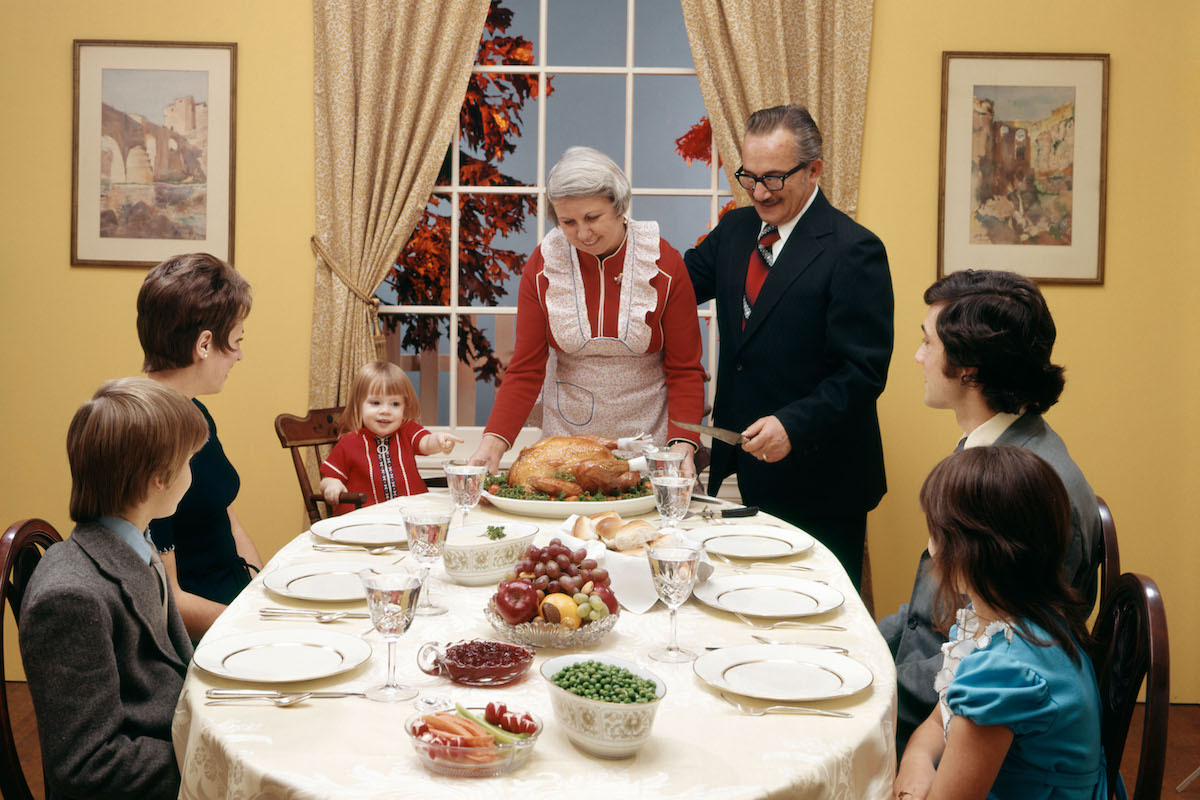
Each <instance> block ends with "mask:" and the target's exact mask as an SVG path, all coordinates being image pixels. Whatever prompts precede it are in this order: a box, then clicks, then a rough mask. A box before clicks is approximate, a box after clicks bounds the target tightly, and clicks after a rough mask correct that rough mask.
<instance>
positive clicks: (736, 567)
mask: <svg viewBox="0 0 1200 800" xmlns="http://www.w3.org/2000/svg"><path fill="white" fill-rule="evenodd" d="M709 555H710V556H715V557H716V558H717V559H719V560H721V561H724V562H725V563H726V564H728V565H729V566H731V567H733V571H734V572H739V573H746V572H749V571H750V568H751V567H771V568H773V569H794V570H798V571H800V572H812V571H813V568H812V567H806V566H804V565H803V564H772V563H771V562H770V561H751V562H750V563H749V564H739V563H737V562H736V561H733V560H732V559H729V558H726V557H725V556H723V555H721V554H720V553H711V552H710V553H709Z"/></svg>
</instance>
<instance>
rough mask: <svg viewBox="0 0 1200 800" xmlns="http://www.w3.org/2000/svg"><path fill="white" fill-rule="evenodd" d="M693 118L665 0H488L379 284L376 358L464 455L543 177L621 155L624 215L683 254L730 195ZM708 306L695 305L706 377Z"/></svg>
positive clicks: (541, 206)
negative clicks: (435, 173)
mask: <svg viewBox="0 0 1200 800" xmlns="http://www.w3.org/2000/svg"><path fill="white" fill-rule="evenodd" d="M704 115H705V110H704V103H703V101H702V99H701V96H700V88H699V85H698V83H697V81H696V72H695V69H694V67H693V64H692V56H691V50H690V48H689V46H688V40H687V33H686V30H685V28H684V22H683V15H682V11H681V9H680V6H679V4H678V3H675V2H661V1H660V0H624V2H620V0H606V2H599V3H597V2H594V0H493V2H492V5H491V9H490V10H489V13H488V19H487V24H486V25H485V29H484V33H483V37H482V39H481V42H480V50H479V57H478V59H477V62H476V66H475V68H474V70H473V73H472V76H471V82H470V86H469V88H468V92H467V97H466V99H465V101H464V104H463V108H462V111H461V113H460V117H459V130H458V134H457V136H456V139H455V141H454V142H453V143H452V144H451V146H450V148H449V152H448V153H447V156H446V160H445V163H444V164H443V167H442V172H441V174H440V176H439V178H438V181H437V185H436V186H435V189H434V192H433V195H432V196H431V197H430V199H429V204H428V206H427V208H426V212H425V214H424V217H423V218H422V220H421V222H420V223H419V224H418V227H417V229H416V231H415V232H414V233H413V236H412V238H411V239H410V241H409V242H408V244H407V245H406V247H405V249H404V251H403V253H402V254H401V257H400V258H399V259H398V261H397V265H396V268H395V269H393V270H392V272H391V273H390V274H389V275H388V277H387V279H386V280H385V281H384V283H383V285H382V286H380V288H379V291H378V296H379V298H380V299H381V301H382V302H383V306H382V307H381V309H380V311H381V318H382V319H383V320H385V321H386V322H387V325H388V328H389V329H390V332H389V334H388V356H389V358H390V359H391V360H393V361H395V362H396V363H398V364H400V366H402V367H403V368H404V369H405V370H406V371H407V373H408V375H409V378H410V379H411V380H412V382H413V385H414V386H415V387H416V388H417V392H418V395H419V396H420V399H421V407H422V421H423V423H424V424H425V425H427V426H438V427H443V428H449V429H451V430H454V431H455V432H457V433H458V435H460V436H462V437H463V438H464V439H466V444H465V445H463V446H461V447H462V449H463V450H464V451H465V452H470V451H471V450H473V449H474V447H475V445H476V444H477V443H478V441H479V437H480V435H481V434H482V430H483V426H484V425H486V423H487V418H488V415H489V413H490V412H491V408H492V401H493V398H494V397H495V388H496V380H497V379H498V378H502V376H503V370H504V368H505V366H506V365H507V363H508V361H509V359H510V358H511V356H512V350H513V339H514V330H515V319H516V310H517V288H518V285H519V283H520V270H521V267H522V266H523V265H524V263H525V260H526V259H527V258H528V257H529V255H530V254H531V253H532V252H533V249H534V247H535V246H536V245H537V243H538V242H540V241H541V239H542V237H543V236H544V234H545V233H546V231H547V229H548V225H549V218H548V217H547V216H546V202H547V201H546V198H545V187H544V183H545V176H546V173H547V172H548V171H549V169H550V167H551V166H553V165H554V163H555V162H556V161H557V160H558V158H559V156H561V154H562V152H563V151H564V150H565V149H566V148H567V147H570V146H572V145H577V144H579V145H588V146H591V147H595V148H596V149H598V150H601V151H602V152H605V153H607V154H608V155H609V156H611V157H612V158H613V160H615V161H616V162H617V163H618V164H620V165H622V166H623V167H624V168H625V170H626V173H627V174H628V175H629V177H630V180H631V182H632V185H633V202H632V208H631V211H630V216H631V217H633V218H634V219H643V220H656V221H657V222H658V223H659V225H660V226H661V229H662V235H663V237H664V238H666V239H667V240H668V241H669V242H671V244H673V245H674V246H675V247H676V248H677V249H678V250H679V251H680V252H683V251H685V250H687V249H688V248H689V247H691V246H693V245H694V244H695V242H696V241H697V239H698V238H700V237H701V236H703V235H704V234H705V233H706V232H707V231H708V230H709V229H710V228H711V227H712V226H713V224H715V221H716V219H717V215H718V210H719V209H720V208H722V207H723V206H724V205H725V204H726V203H728V202H729V201H730V200H731V199H732V197H731V194H730V191H729V188H728V184H727V183H726V179H725V177H724V173H723V171H722V170H721V169H720V168H719V167H718V160H717V159H716V158H715V157H709V156H710V155H712V156H715V154H713V153H712V151H711V136H710V135H707V134H706V132H705V128H704V126H701V125H700V123H701V120H702V119H703V118H704ZM689 134H690V135H689ZM677 140H680V141H678V142H677ZM709 305H710V304H705V306H704V307H701V308H700V309H698V312H697V313H698V314H699V316H700V325H701V331H702V333H703V339H704V343H705V349H704V358H705V366H706V368H707V369H708V372H709V374H710V375H713V374H715V372H716V368H715V367H716V329H715V325H711V324H710V321H711V310H710V308H708V306H709ZM452 354H453V355H452ZM711 393H712V386H711V383H710V385H709V402H711V398H712V394H711ZM530 434H531V432H530V431H528V430H527V434H526V435H527V436H528V435H530ZM522 438H523V439H524V438H525V437H522ZM519 441H521V440H519ZM522 443H523V442H522ZM515 449H516V448H514V450H515ZM512 452H513V451H510V455H511V454H512Z"/></svg>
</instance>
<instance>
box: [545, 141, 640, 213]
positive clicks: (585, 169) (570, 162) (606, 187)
mask: <svg viewBox="0 0 1200 800" xmlns="http://www.w3.org/2000/svg"><path fill="white" fill-rule="evenodd" d="M632 194H633V192H632V191H631V190H630V187H629V178H627V177H626V176H625V171H624V170H623V169H621V168H620V167H618V166H617V162H615V161H613V160H612V159H611V158H609V157H608V156H606V155H604V153H601V152H600V151H599V150H595V149H593V148H591V147H581V146H578V145H577V146H575V147H568V148H567V149H566V152H564V153H563V154H562V158H560V159H559V160H558V163H557V164H555V165H554V167H553V168H552V169H551V170H550V175H549V176H548V177H547V178H546V199H547V200H548V201H549V202H548V203H547V204H546V206H547V211H548V213H549V214H550V221H551V222H553V223H554V224H555V225H557V224H558V215H557V214H555V213H554V201H555V200H563V199H566V198H568V197H595V196H597V195H602V196H604V197H607V198H608V199H609V201H610V202H611V203H612V204H613V208H615V209H616V210H617V213H618V214H620V215H622V216H624V215H625V214H628V213H629V201H630V197H631V195H632Z"/></svg>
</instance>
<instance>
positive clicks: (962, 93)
mask: <svg viewBox="0 0 1200 800" xmlns="http://www.w3.org/2000/svg"><path fill="white" fill-rule="evenodd" d="M1108 71H1109V56H1108V54H1107V53H1005V52H950V51H946V52H943V53H942V116H941V154H940V163H939V167H938V181H939V184H938V188H939V191H938V277H939V278H941V277H944V276H945V275H947V274H949V273H951V272H957V271H959V270H963V269H1003V270H1010V271H1012V272H1018V273H1020V274H1022V275H1026V276H1028V277H1030V278H1033V279H1034V280H1036V281H1038V282H1039V283H1056V284H1096V285H1101V284H1103V283H1104V222H1105V203H1106V182H1107V158H1108V155H1107V154H1108Z"/></svg>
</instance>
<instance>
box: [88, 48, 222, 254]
mask: <svg viewBox="0 0 1200 800" xmlns="http://www.w3.org/2000/svg"><path fill="white" fill-rule="evenodd" d="M74 65H75V73H74V112H73V128H72V137H71V149H72V160H71V165H72V166H71V263H72V264H73V265H99V266H154V265H155V264H157V263H159V262H160V261H162V260H164V259H165V258H167V257H169V256H172V255H176V254H178V253H189V252H206V253H211V254H212V255H214V256H216V257H217V258H220V259H222V260H224V261H227V262H229V263H233V242H234V238H233V233H234V199H235V194H234V175H235V163H236V161H235V150H236V148H235V145H236V138H235V132H236V112H237V44H235V43H232V42H169V41H121V40H101V39H76V40H75V41H74Z"/></svg>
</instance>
